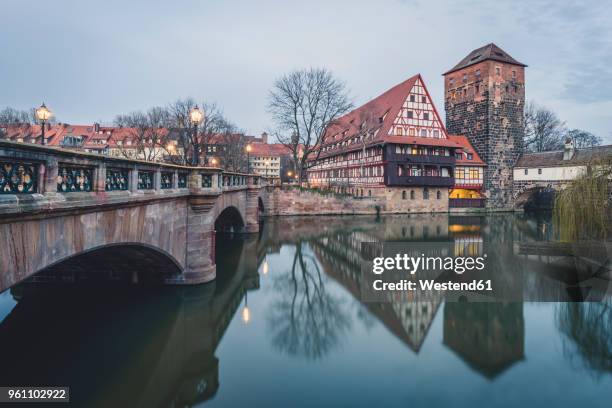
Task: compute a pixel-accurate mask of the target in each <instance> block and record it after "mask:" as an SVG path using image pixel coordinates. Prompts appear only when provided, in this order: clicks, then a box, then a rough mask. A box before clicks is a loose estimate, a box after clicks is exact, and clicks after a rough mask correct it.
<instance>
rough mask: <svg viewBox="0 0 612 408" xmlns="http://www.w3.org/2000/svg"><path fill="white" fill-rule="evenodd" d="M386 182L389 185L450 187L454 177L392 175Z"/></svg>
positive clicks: (453, 182)
mask: <svg viewBox="0 0 612 408" xmlns="http://www.w3.org/2000/svg"><path fill="white" fill-rule="evenodd" d="M388 184H389V185H391V186H432V187H452V186H453V185H454V184H455V179H454V178H453V177H441V176H392V177H390V180H389V183H388Z"/></svg>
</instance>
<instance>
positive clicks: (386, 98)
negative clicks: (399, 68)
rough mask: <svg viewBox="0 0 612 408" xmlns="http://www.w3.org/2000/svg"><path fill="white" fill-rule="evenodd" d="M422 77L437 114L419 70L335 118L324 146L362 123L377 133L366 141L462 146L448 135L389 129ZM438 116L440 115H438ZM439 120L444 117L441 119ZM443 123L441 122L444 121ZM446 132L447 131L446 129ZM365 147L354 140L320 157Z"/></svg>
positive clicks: (348, 136) (343, 137)
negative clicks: (392, 132) (405, 133)
mask: <svg viewBox="0 0 612 408" xmlns="http://www.w3.org/2000/svg"><path fill="white" fill-rule="evenodd" d="M417 81H419V82H420V83H421V84H422V86H423V88H425V92H426V93H427V96H428V99H429V100H430V101H431V104H432V106H433V109H434V112H435V114H436V115H438V113H437V111H436V108H435V104H434V103H433V100H432V99H431V96H430V95H429V93H428V92H427V87H426V86H425V83H424V81H423V78H422V77H421V75H420V74H417V75H414V76H412V77H410V78H408V79H407V80H405V81H404V82H402V83H400V84H397V85H395V86H394V87H392V88H391V89H389V90H388V91H386V92H384V93H383V94H381V95H379V96H377V97H376V98H374V99H372V100H371V101H369V102H367V103H366V104H364V105H362V106H360V107H358V108H356V109H354V110H352V111H351V112H349V113H347V114H346V115H344V116H341V117H340V118H338V119H336V120H335V121H334V122H333V123H332V124H331V125H330V126H329V127H328V128H327V131H326V132H325V136H324V138H323V143H322V145H321V147H326V146H328V145H334V144H336V143H340V142H344V141H345V140H349V139H352V138H354V137H355V136H357V135H359V134H360V132H361V131H362V125H363V126H364V128H365V129H367V130H368V131H369V132H373V133H375V134H376V136H375V137H373V138H371V139H367V140H366V141H365V143H366V145H373V144H380V143H401V144H418V145H425V146H445V147H460V146H459V145H458V144H457V143H456V142H454V141H452V140H450V139H447V138H431V137H420V136H395V135H390V134H389V130H390V129H391V127H392V126H393V124H394V121H395V120H396V118H397V116H398V113H399V112H400V110H401V109H402V107H403V105H404V102H405V101H406V99H407V98H408V96H409V95H410V92H411V91H412V89H413V87H414V86H415V84H416V83H417ZM438 119H439V115H438ZM439 122H440V124H442V121H441V120H440V119H439ZM441 126H442V125H441ZM443 133H444V134H445V133H446V131H444V130H443ZM362 147H363V145H362V144H361V143H356V144H352V145H349V146H345V147H344V148H338V149H333V150H332V151H329V152H321V155H320V157H321V158H323V157H326V156H330V155H335V154H337V153H338V152H339V151H343V152H344V151H352V150H359V149H361V148H362Z"/></svg>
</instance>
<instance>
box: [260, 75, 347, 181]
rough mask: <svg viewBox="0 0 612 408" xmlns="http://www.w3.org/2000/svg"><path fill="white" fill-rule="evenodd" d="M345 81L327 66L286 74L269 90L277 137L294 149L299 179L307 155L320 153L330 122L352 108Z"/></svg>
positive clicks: (269, 105)
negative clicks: (318, 147) (320, 145)
mask: <svg viewBox="0 0 612 408" xmlns="http://www.w3.org/2000/svg"><path fill="white" fill-rule="evenodd" d="M351 107H352V103H351V102H350V101H349V97H348V93H347V91H346V87H345V85H344V83H342V82H340V81H339V80H338V79H336V78H335V77H334V76H333V74H332V73H331V72H330V71H328V70H327V69H324V68H310V69H305V70H299V71H293V72H291V73H289V74H286V75H283V76H282V77H280V78H279V79H278V80H277V81H276V82H275V83H274V87H273V89H272V91H271V92H270V96H269V102H268V111H269V112H270V114H271V115H272V117H273V118H274V121H275V122H276V125H277V126H278V129H279V132H278V133H277V134H276V137H277V139H278V141H279V142H280V143H282V144H284V145H285V146H287V147H288V149H289V150H290V151H291V154H292V155H293V160H294V162H295V164H296V172H297V174H298V175H299V178H300V181H301V178H302V173H303V170H304V169H305V168H306V165H307V159H308V158H309V157H311V156H312V155H317V157H318V151H319V150H318V149H317V148H316V146H317V145H319V144H320V143H321V142H322V139H323V137H324V135H325V131H326V129H327V127H328V125H329V124H330V123H331V122H332V121H333V120H334V119H336V118H338V117H339V116H341V115H342V114H344V113H346V112H348V110H349V109H351Z"/></svg>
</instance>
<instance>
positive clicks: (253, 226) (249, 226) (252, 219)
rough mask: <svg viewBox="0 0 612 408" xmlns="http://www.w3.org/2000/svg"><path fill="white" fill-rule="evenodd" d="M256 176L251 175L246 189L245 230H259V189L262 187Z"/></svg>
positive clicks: (249, 231)
mask: <svg viewBox="0 0 612 408" xmlns="http://www.w3.org/2000/svg"><path fill="white" fill-rule="evenodd" d="M255 180H257V178H256V177H252V176H251V177H249V178H248V181H247V189H246V205H245V207H244V208H245V212H244V213H245V214H244V216H245V220H244V224H245V225H244V232H246V233H251V232H259V190H260V189H261V185H260V182H257V184H255V183H256V181H255Z"/></svg>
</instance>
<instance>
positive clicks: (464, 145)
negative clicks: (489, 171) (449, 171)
mask: <svg viewBox="0 0 612 408" xmlns="http://www.w3.org/2000/svg"><path fill="white" fill-rule="evenodd" d="M448 138H449V139H450V140H452V141H453V142H454V143H457V144H458V145H459V146H460V147H461V149H462V150H463V154H462V155H461V158H460V159H457V160H456V163H457V164H470V165H473V166H486V164H485V162H484V161H482V159H481V158H480V156H479V155H478V153H476V150H475V149H474V148H473V147H472V144H471V143H470V141H469V140H468V138H467V137H465V136H463V135H448ZM466 153H472V160H468V158H467V154H466Z"/></svg>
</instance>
